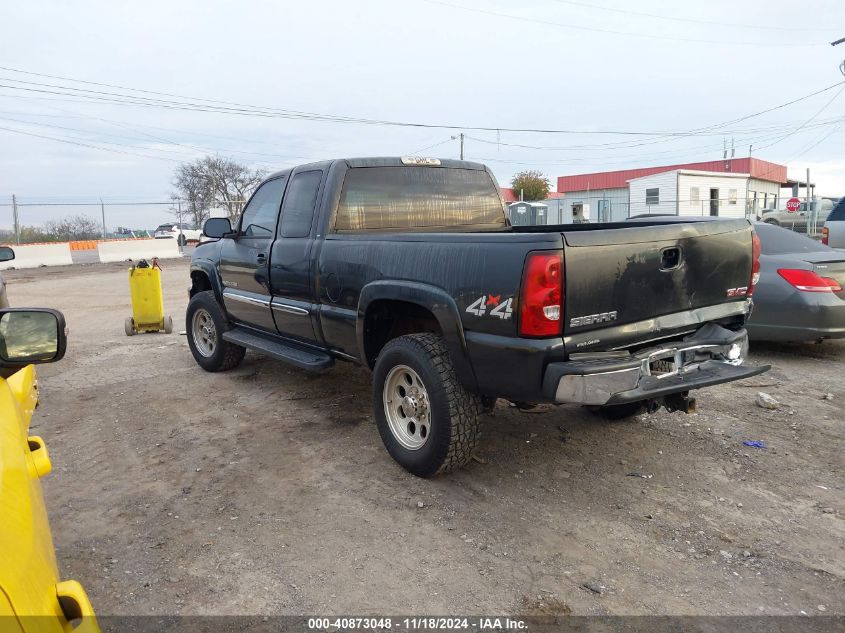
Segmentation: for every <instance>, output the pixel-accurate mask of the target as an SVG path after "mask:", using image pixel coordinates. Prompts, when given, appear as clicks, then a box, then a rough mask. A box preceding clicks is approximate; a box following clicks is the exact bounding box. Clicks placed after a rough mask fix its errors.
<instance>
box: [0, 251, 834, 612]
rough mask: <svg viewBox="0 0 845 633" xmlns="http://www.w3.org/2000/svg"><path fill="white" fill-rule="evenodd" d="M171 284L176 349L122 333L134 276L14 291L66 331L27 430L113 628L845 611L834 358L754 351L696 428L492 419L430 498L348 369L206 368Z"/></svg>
mask: <svg viewBox="0 0 845 633" xmlns="http://www.w3.org/2000/svg"><path fill="white" fill-rule="evenodd" d="M164 266H165V270H164V273H163V283H164V287H165V304H166V309H167V311H168V312H169V313H171V314H173V315H174V320H175V321H176V328H177V332H174V333H173V334H171V335H165V334H147V335H139V336H135V337H132V338H127V337H126V336H125V335H124V333H123V320H124V318H125V317H126V316H128V315H129V314H130V312H131V309H130V303H129V293H128V285H127V279H126V272H125V268H126V267H125V266H124V265H90V266H72V267H66V268H52V269H39V270H29V271H27V270H20V271H10V272H8V273H4V274H5V275H6V278H7V281H8V292H9V297H10V301H11V303H12V305H16V306H27V305H30V306H51V307H56V308H59V309H61V310H63V311H64V312H65V314H66V316H67V320H68V324H69V327H70V343H69V349H68V353H67V356H66V357H65V359H64V360H63V361H62V362H60V363H58V364H55V365H46V366H43V367H41V368H40V369H39V373H40V377H41V380H40V384H41V388H42V406H41V408H40V409H39V411H38V412H37V413H36V416H35V419H34V421H33V427H34V430H35V431H36V432H37V433H38V434H39V435H42V436H43V437H44V438H45V440H46V441H47V444H48V446H49V448H50V454H51V456H52V459H53V464H54V470H53V473H52V474H51V475H50V476H49V477H48V478H47V479H46V480H45V481H44V487H45V494H46V498H47V503H48V508H49V511H50V518H51V524H52V529H53V535H54V540H55V544H56V548H57V555H58V560H59V565H60V567H61V569H62V574H63V577H69V578H76V579H78V580H80V581H81V582H82V583H83V584H84V585H85V587H86V588H87V590H88V593H89V595H90V597H91V599H92V601H93V603H94V605H95V608H96V609H97V611H98V613H100V614H101V615H107V614H108V615H117V614H230V615H235V614H268V615H269V614H309V613H310V614H314V613H317V614H327V613H335V614H349V613H357V614H363V613H371V614H396V613H416V614H431V613H436V614H456V613H466V614H471V613H476V614H478V613H510V614H532V613H545V614H567V613H572V614H578V615H587V614H617V615H619V614H689V615H696V614H731V615H737V614H799V613H801V612H806V613H808V614H811V615H812V614H821V613H823V612H824V613H825V614H832V613H838V614H842V613H845V582H844V581H845V552H843V548H844V547H845V522H843V517H844V516H845V503H843V499H845V496H844V495H843V492H845V472H843V467H844V466H845V458H843V454H845V453H843V449H845V429H843V419H845V415H843V403H844V402H845V343H842V342H827V343H824V344H822V345H777V346H775V345H758V346H755V347H754V348H753V349H752V361H753V362H758V363H771V364H772V365H773V369H772V371H770V372H769V373H768V374H764V375H762V376H758V377H756V378H752V379H750V380H748V381H745V382H743V383H734V384H731V385H723V386H719V387H715V388H712V389H709V390H707V391H705V392H699V394H698V405H699V412H698V413H696V414H692V415H684V414H681V413H673V414H668V413H665V412H661V413H658V414H655V415H652V416H641V417H640V418H639V419H638V420H637V421H635V422H625V423H618V422H617V423H609V422H601V421H597V420H595V419H594V418H592V417H591V416H590V415H589V414H587V413H586V412H584V411H582V410H581V409H579V408H577V407H569V406H564V407H558V408H553V407H549V408H546V407H541V408H540V409H539V410H537V411H536V412H533V413H523V412H520V411H518V410H516V409H513V408H511V407H508V406H506V403H503V402H501V401H500V403H499V406H498V407H497V408H496V410H495V412H494V414H493V415H491V416H488V417H487V419H486V426H485V435H484V438H483V440H482V442H481V445H480V449H479V450H478V452H477V455H476V460H474V461H473V462H472V463H471V464H470V465H469V466H468V467H467V468H465V469H464V470H462V471H460V472H457V473H454V474H451V475H447V476H443V477H440V478H437V479H434V480H420V479H417V478H414V477H413V476H411V475H408V474H407V473H405V472H404V471H403V470H402V469H400V468H399V467H398V466H397V465H396V464H395V463H394V462H393V461H392V460H391V459H390V458H389V456H388V455H387V453H386V451H385V450H384V449H383V448H382V445H381V441H380V439H379V437H378V432H377V430H376V428H375V425H374V424H373V418H372V415H371V387H370V382H369V374H368V373H367V372H365V371H364V370H362V369H360V368H356V367H354V366H352V365H348V364H339V365H338V366H336V368H335V369H333V370H332V371H331V372H329V373H327V374H325V375H322V376H312V375H308V374H306V373H303V372H301V371H299V370H296V369H292V368H289V367H287V366H285V365H282V364H279V363H277V362H274V361H271V360H268V359H265V358H261V357H259V356H257V355H255V354H252V353H249V354H247V357H246V360H245V362H244V363H243V365H242V366H241V367H239V368H238V369H236V370H234V371H231V372H228V373H224V374H208V373H205V372H203V371H201V370H200V369H199V367H198V366H197V365H196V364H195V363H194V361H193V359H192V358H191V355H190V352H189V350H188V346H187V343H186V339H185V336H180V335H179V334H178V330H179V329H181V328H182V327H184V326H183V325H182V322H183V316H182V315H183V314H184V309H185V305H186V302H187V293H186V287H187V283H188V281H187V262H186V261H166V262H164ZM760 391H763V392H766V393H769V394H770V395H772V396H774V397H775V398H776V399H777V400H779V401H780V403H781V406H780V407H779V408H778V409H775V410H767V409H763V408H761V407H759V406H757V405H756V404H755V399H756V398H757V394H758V392H760ZM744 440H763V441H765V443H766V446H767V448H765V449H759V448H751V447H747V446H744V445H743V441H744Z"/></svg>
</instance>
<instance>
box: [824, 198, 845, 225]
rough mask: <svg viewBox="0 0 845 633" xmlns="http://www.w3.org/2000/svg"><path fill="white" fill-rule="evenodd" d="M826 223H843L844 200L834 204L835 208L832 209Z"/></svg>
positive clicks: (844, 214) (844, 218)
mask: <svg viewBox="0 0 845 633" xmlns="http://www.w3.org/2000/svg"><path fill="white" fill-rule="evenodd" d="M827 221H828V222H843V221H845V198H842V199H841V200H840V201H839V202H837V203H836V206H835V207H833V211H831V212H830V215H829V216H827Z"/></svg>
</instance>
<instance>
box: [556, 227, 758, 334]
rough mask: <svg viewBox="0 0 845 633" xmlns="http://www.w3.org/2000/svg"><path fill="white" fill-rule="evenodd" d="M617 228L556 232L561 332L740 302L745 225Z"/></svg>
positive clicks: (746, 274)
mask: <svg viewBox="0 0 845 633" xmlns="http://www.w3.org/2000/svg"><path fill="white" fill-rule="evenodd" d="M617 227H618V225H616V226H615V227H613V228H601V227H596V228H593V227H590V228H589V229H587V230H584V229H581V230H572V231H563V233H562V235H563V238H564V240H565V242H566V246H567V248H566V249H564V257H565V261H564V264H565V293H564V333H565V334H575V333H583V332H588V331H590V330H597V329H601V328H606V327H608V326H613V325H623V324H626V323H635V322H638V321H643V320H647V319H651V318H654V317H658V316H661V315H665V314H671V313H675V312H682V311H688V310H694V309H696V308H701V307H705V306H713V305H717V304H721V303H727V302H735V301H744V300H745V294H746V291H747V286H748V284H749V281H750V277H751V225H750V224H749V223H748V222H747V221H745V220H722V221H710V222H689V223H686V222H671V223H667V224H658V225H645V226H643V225H641V224H639V223H632V226H631V227H630V228H628V227H625V228H617ZM737 289H739V290H737Z"/></svg>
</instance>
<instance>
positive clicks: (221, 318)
mask: <svg viewBox="0 0 845 633" xmlns="http://www.w3.org/2000/svg"><path fill="white" fill-rule="evenodd" d="M200 308H202V309H204V310H205V311H206V312H208V314H209V315H210V316H211V320H212V321H213V322H214V329H215V333H216V339H217V345H216V346H215V349H214V352H213V353H212V354H211V355H210V356H204V355H203V354H202V353H200V351H199V350H198V349H197V346H196V343H195V342H194V333H193V325H192V321H193V317H194V313H195V312H196V311H197V310H199V309H200ZM227 329H229V326H228V323H227V320H226V315H225V314H224V313H223V309H222V308H221V307H220V304H219V303H217V299H216V298H215V297H214V291H213V290H205V291H203V292H198V293H197V294H195V295H194V296H193V297H191V300H190V301H189V302H188V309H187V311H186V312H185V330H186V333H187V335H188V347H190V348H191V353H192V354H193V355H194V360H195V361H197V364H198V365H199V366H200V367H202V368H203V369H204V370H206V371H228V370H230V369H234V368H235V367H237V366H238V365H240V364H241V361H243V359H244V354H246V349H245V348H243V347H241V346H240V345H235V344H234V343H229V342H228V341H224V340H223V332H225V331H226V330H227Z"/></svg>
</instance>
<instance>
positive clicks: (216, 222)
mask: <svg viewBox="0 0 845 633" xmlns="http://www.w3.org/2000/svg"><path fill="white" fill-rule="evenodd" d="M202 232H203V235H205V236H207V237H211V238H221V237H227V236H229V235H231V234H232V223H231V222H229V218H208V219H207V220H206V221H205V224H203V226H202Z"/></svg>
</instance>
